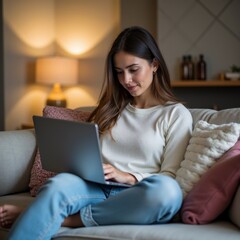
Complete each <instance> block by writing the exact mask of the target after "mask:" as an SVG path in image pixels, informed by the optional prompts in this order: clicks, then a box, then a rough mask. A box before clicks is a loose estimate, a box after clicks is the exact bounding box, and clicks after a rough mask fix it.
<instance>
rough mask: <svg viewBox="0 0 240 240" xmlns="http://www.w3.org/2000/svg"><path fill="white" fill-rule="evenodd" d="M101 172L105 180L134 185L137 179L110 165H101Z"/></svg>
mask: <svg viewBox="0 0 240 240" xmlns="http://www.w3.org/2000/svg"><path fill="white" fill-rule="evenodd" d="M103 170H104V175H105V179H106V180H112V181H115V182H119V183H125V184H130V185H134V184H135V183H137V179H136V178H135V177H134V176H133V175H132V174H130V173H127V172H122V171H120V170H118V169H116V168H115V167H113V166H112V165H110V164H106V163H103Z"/></svg>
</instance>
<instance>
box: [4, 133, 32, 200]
mask: <svg viewBox="0 0 240 240" xmlns="http://www.w3.org/2000/svg"><path fill="white" fill-rule="evenodd" d="M35 153H36V140H35V134H34V131H33V130H16V131H5V132H0V166H1V167H0V183H1V185H0V196H1V195H6V194H12V193H16V192H22V191H27V190H28V183H29V179H30V172H31V168H32V164H33V161H34V156H35Z"/></svg>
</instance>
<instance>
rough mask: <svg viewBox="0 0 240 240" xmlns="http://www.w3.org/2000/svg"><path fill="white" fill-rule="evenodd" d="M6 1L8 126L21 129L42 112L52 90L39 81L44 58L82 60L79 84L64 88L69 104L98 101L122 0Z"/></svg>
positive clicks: (5, 37)
mask: <svg viewBox="0 0 240 240" xmlns="http://www.w3.org/2000/svg"><path fill="white" fill-rule="evenodd" d="M3 3H4V64H5V67H4V70H5V71H4V72H5V74H4V85H5V87H4V92H5V129H6V130H13V129H17V128H20V127H21V125H22V124H26V123H30V122H32V120H31V118H32V115H34V114H37V115H39V114H41V113H42V108H43V107H44V105H45V99H46V97H47V94H48V91H49V90H50V88H48V87H46V86H40V85H37V84H36V83H35V75H34V74H35V60H36V58H37V57H40V56H46V55H62V56H70V57H74V58H77V59H79V68H80V76H79V84H78V86H76V87H72V88H67V89H65V94H66V96H67V99H68V107H69V108H76V107H78V106H84V105H85V106H86V105H94V104H96V102H97V99H98V95H99V91H100V88H101V84H102V79H103V70H104V60H105V55H106V52H107V50H108V48H109V46H110V44H111V43H112V40H113V39H114V38H115V36H116V34H117V33H118V31H119V0H102V1H98V0H91V1H89V0H48V1H42V0H4V2H3ZM93 6H94V7H93Z"/></svg>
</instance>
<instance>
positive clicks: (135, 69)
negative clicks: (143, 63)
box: [115, 68, 139, 75]
mask: <svg viewBox="0 0 240 240" xmlns="http://www.w3.org/2000/svg"><path fill="white" fill-rule="evenodd" d="M138 70H139V68H132V69H128V70H127V71H128V72H129V73H135V72H137V71H138ZM115 71H116V73H117V75H121V74H123V72H124V71H122V70H117V69H115Z"/></svg>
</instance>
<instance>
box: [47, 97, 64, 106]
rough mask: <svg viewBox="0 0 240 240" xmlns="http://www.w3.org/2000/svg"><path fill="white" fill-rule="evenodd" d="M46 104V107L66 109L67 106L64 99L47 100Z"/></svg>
mask: <svg viewBox="0 0 240 240" xmlns="http://www.w3.org/2000/svg"><path fill="white" fill-rule="evenodd" d="M46 104H47V105H48V106H55V107H66V106H67V101H66V99H61V100H52V99H47V102H46Z"/></svg>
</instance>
